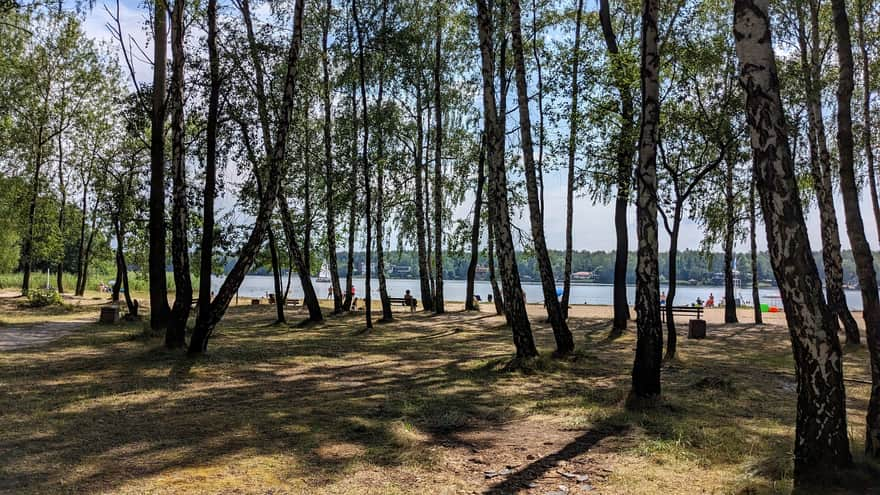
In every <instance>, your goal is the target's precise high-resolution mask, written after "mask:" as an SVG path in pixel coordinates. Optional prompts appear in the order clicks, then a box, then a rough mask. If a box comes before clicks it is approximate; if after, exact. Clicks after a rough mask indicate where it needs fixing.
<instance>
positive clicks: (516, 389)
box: [0, 306, 878, 494]
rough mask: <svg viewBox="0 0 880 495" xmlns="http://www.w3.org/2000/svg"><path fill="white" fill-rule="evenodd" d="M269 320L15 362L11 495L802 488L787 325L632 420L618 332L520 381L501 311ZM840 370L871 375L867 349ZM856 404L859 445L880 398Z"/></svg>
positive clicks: (728, 344) (678, 378)
mask: <svg viewBox="0 0 880 495" xmlns="http://www.w3.org/2000/svg"><path fill="white" fill-rule="evenodd" d="M2 311H3V310H2V309H0V317H8V315H7V313H3V312H2ZM293 316H294V317H295V316H296V315H293ZM300 316H301V315H300ZM272 317H273V309H272V308H270V307H268V306H256V307H250V306H242V307H235V308H232V309H231V310H230V314H229V316H228V318H227V320H226V321H225V322H224V324H223V325H222V326H221V327H220V328H219V330H218V334H217V335H216V337H215V338H214V339H213V340H212V341H211V343H210V353H209V354H208V355H206V356H203V357H200V358H196V359H192V358H187V357H185V356H184V355H183V354H182V353H181V352H179V351H169V350H166V349H164V348H163V347H162V346H161V337H149V336H144V333H143V328H144V326H145V325H144V323H132V324H127V325H120V326H109V327H108V326H98V325H88V326H86V327H84V328H82V329H81V330H80V331H78V332H76V333H74V334H73V335H70V336H67V337H65V338H63V339H61V340H59V341H57V342H55V343H53V344H50V345H49V346H47V347H43V348H33V349H21V350H17V351H13V352H6V353H0V424H3V425H4V427H3V428H2V429H0V492H4V493H5V492H8V493H21V494H37V493H39V494H43V493H123V494H125V493H233V492H234V493H270V492H271V493H309V494H311V493H333V494H340V493H341V494H348V493H358V494H361V493H375V494H385V493H460V492H463V493H470V492H473V491H476V492H478V493H482V492H491V491H493V490H495V491H498V492H504V491H507V492H513V491H516V490H520V489H522V488H523V487H524V486H526V485H527V484H528V483H536V484H537V487H536V488H535V490H534V493H546V492H548V491H551V490H553V489H556V487H558V485H560V484H567V485H569V487H570V488H571V490H572V493H578V492H577V491H574V490H577V489H578V485H577V483H575V482H574V481H570V480H567V479H564V478H560V475H559V474H558V471H559V470H567V471H572V472H583V473H586V474H589V475H590V476H591V481H590V483H591V484H592V485H594V486H595V487H596V488H598V489H599V490H600V492H601V493H620V494H623V493H657V494H660V493H663V494H669V493H702V492H705V493H730V494H740V493H742V494H745V493H787V492H788V491H790V489H791V459H790V455H791V454H790V452H791V448H792V442H793V426H792V425H793V423H794V414H795V411H794V404H795V396H794V389H793V387H791V385H792V384H793V377H791V376H790V375H789V374H786V373H790V369H791V363H790V350H789V349H788V344H787V336H786V331H785V330H784V329H782V328H780V327H770V328H768V329H767V330H766V331H763V332H762V331H758V330H756V329H754V328H752V327H750V326H748V325H733V326H728V327H724V328H714V327H711V326H710V338H709V339H707V340H705V341H691V340H682V341H681V342H680V351H679V352H680V358H679V359H678V360H677V361H675V362H673V363H669V364H667V365H666V366H665V367H664V397H663V400H662V401H661V402H660V403H659V404H658V405H656V406H655V407H654V408H652V409H650V410H646V411H643V412H631V411H627V410H625V409H624V408H623V403H624V401H625V399H626V393H627V391H628V388H629V366H630V365H631V362H632V347H633V343H634V342H633V337H632V335H630V334H628V335H625V336H624V337H622V338H620V339H617V340H608V339H607V338H606V335H607V329H608V324H607V322H606V321H604V320H593V319H573V320H572V321H571V326H572V329H573V331H574V332H575V336H576V341H577V343H578V350H577V352H576V353H575V355H574V356H572V357H571V358H569V359H566V360H553V359H550V358H549V357H548V355H549V353H550V351H551V350H552V342H553V338H552V333H551V332H550V331H549V329H548V328H546V327H545V326H544V325H543V323H540V322H538V321H537V320H536V321H535V322H534V327H535V331H536V339H537V342H538V344H539V347H540V349H541V351H542V357H541V358H540V359H539V360H537V361H536V362H534V363H532V366H531V367H530V368H529V369H528V370H525V371H516V372H510V371H505V365H506V364H507V362H508V361H509V359H510V357H511V352H512V348H511V344H510V336H509V331H508V330H507V329H506V328H505V327H504V326H503V324H502V323H503V322H502V320H501V319H499V318H497V317H489V316H488V315H487V314H485V313H483V314H480V315H477V314H473V313H471V314H467V313H451V314H449V315H445V316H439V317H430V316H427V315H422V314H418V313H417V314H414V315H410V314H408V313H407V314H404V313H398V314H397V317H398V321H396V322H395V323H391V324H386V325H378V326H377V327H376V328H375V329H374V330H373V331H371V332H368V333H363V332H362V331H361V325H362V320H361V318H360V317H354V316H350V317H349V316H346V317H339V318H331V319H330V320H328V322H327V323H325V324H321V325H316V326H309V327H306V328H304V329H296V328H292V327H287V326H277V325H271V322H272ZM846 359H847V366H846V371H847V373H848V375H849V376H851V377H854V378H859V379H864V378H865V371H866V370H865V366H864V363H865V361H864V360H865V359H866V353H865V351H864V349H863V348H862V349H858V350H851V352H850V353H849V354H848V355H847V356H846ZM847 393H848V396H849V399H850V427H851V429H852V431H853V435H854V441H853V450H854V451H859V450H860V449H861V436H862V434H863V429H864V425H863V417H864V406H865V403H866V400H867V395H868V387H867V386H866V385H860V384H854V385H852V386H850V385H849V384H848V387H847ZM507 465H510V466H514V468H513V473H512V474H508V475H504V476H499V477H496V478H492V479H486V477H485V476H484V474H483V472H484V471H487V470H498V469H501V468H503V467H505V466H507ZM877 475H878V471H877V468H876V466H875V465H874V464H871V463H866V462H865V461H860V464H859V465H858V467H857V468H856V469H855V470H854V471H853V472H852V473H848V475H847V484H845V485H841V487H837V488H836V489H827V490H826V489H823V490H821V491H817V492H816V493H847V488H846V487H849V489H851V490H852V491H851V493H865V492H866V490H867V488H866V487H869V486H873V485H871V484H870V483H871V477H872V476H874V477H875V478H874V479H877V478H876V476H877Z"/></svg>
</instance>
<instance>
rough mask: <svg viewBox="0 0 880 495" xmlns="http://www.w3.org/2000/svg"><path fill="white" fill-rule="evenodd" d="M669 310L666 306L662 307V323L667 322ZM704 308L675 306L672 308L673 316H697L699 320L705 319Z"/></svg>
mask: <svg viewBox="0 0 880 495" xmlns="http://www.w3.org/2000/svg"><path fill="white" fill-rule="evenodd" d="M667 309H668V308H667V307H666V306H660V321H663V322H665V321H666V310H667ZM703 309H704V308H703V307H702V306H673V307H672V315H673V316H676V315H678V316H696V319H697V320H702V319H703Z"/></svg>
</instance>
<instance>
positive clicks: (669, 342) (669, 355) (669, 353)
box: [661, 201, 682, 359]
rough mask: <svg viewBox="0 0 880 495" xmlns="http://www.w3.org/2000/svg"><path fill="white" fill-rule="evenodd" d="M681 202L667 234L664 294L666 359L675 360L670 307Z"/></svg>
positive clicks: (674, 279)
mask: <svg viewBox="0 0 880 495" xmlns="http://www.w3.org/2000/svg"><path fill="white" fill-rule="evenodd" d="M681 210H682V204H681V201H678V202H676V203H675V210H674V211H673V212H672V229H671V230H670V232H669V290H668V291H667V292H666V307H665V308H661V309H664V310H665V311H666V359H675V351H676V345H677V343H678V335H677V334H676V332H675V318H674V317H673V314H672V307H673V305H674V304H675V290H676V287H677V286H678V265H677V262H678V260H677V258H678V234H679V232H680V230H681V217H682V211H681Z"/></svg>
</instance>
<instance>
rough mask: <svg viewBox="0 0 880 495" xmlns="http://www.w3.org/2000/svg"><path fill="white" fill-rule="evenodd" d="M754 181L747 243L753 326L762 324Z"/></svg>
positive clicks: (752, 182)
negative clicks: (749, 259) (749, 255)
mask: <svg viewBox="0 0 880 495" xmlns="http://www.w3.org/2000/svg"><path fill="white" fill-rule="evenodd" d="M755 208H756V206H755V180H754V177H753V178H752V181H751V184H750V186H749V241H750V244H751V246H750V247H751V254H752V308H753V309H754V311H755V324H756V325H763V324H764V314H763V313H761V293H760V291H759V290H758V233H757V231H756V226H757V223H758V221H757V216H758V215H757V212H756V211H755Z"/></svg>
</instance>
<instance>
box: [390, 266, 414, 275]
mask: <svg viewBox="0 0 880 495" xmlns="http://www.w3.org/2000/svg"><path fill="white" fill-rule="evenodd" d="M389 273H391V274H392V275H404V274H408V273H412V267H411V266H409V265H391V270H390V272H389Z"/></svg>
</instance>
